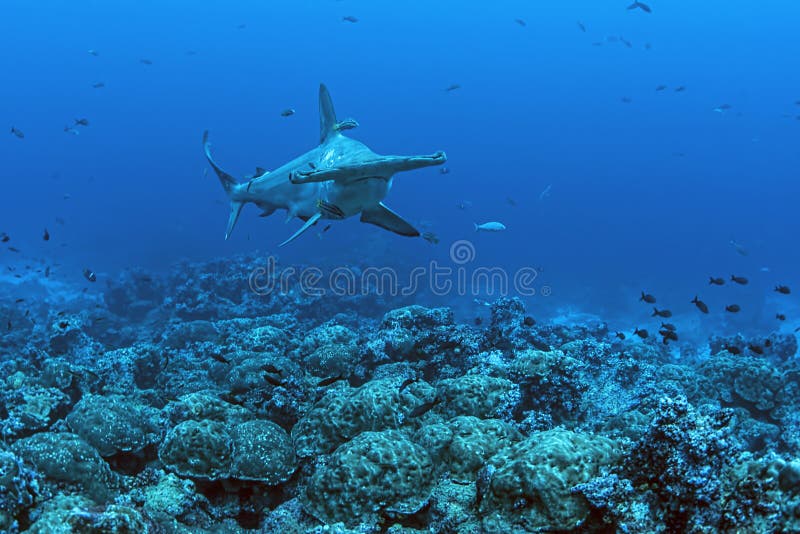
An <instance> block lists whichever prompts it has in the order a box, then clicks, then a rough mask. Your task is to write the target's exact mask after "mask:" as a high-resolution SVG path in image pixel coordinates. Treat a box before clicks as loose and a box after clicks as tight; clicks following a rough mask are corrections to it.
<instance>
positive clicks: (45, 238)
mask: <svg viewBox="0 0 800 534" xmlns="http://www.w3.org/2000/svg"><path fill="white" fill-rule="evenodd" d="M42 239H44V240H45V241H50V232H48V231H47V228H45V229H44V234H42Z"/></svg>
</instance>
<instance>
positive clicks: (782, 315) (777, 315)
mask: <svg viewBox="0 0 800 534" xmlns="http://www.w3.org/2000/svg"><path fill="white" fill-rule="evenodd" d="M775 318H776V319H777V320H779V321H785V320H786V315H784V314H782V313H776V314H775Z"/></svg>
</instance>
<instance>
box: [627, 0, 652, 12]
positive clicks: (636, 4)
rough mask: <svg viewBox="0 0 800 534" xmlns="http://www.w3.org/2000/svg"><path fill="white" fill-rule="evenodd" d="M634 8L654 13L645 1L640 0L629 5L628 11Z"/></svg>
mask: <svg viewBox="0 0 800 534" xmlns="http://www.w3.org/2000/svg"><path fill="white" fill-rule="evenodd" d="M633 9H641V10H642V11H644V12H645V13H652V12H653V10H652V9H650V6H648V5H647V4H645V3H643V2H639V1H638V0H637V1H635V2H634V3H632V4H631V5H629V6H628V11H631V10H633Z"/></svg>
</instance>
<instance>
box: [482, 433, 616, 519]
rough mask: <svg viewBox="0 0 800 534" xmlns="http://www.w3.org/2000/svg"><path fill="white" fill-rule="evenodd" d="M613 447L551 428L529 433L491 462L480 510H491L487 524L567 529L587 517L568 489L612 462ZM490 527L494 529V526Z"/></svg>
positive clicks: (598, 438)
mask: <svg viewBox="0 0 800 534" xmlns="http://www.w3.org/2000/svg"><path fill="white" fill-rule="evenodd" d="M618 455H619V452H618V450H617V447H616V445H615V443H614V442H613V441H611V440H609V439H607V438H604V437H602V436H597V435H589V434H580V433H576V432H572V431H569V430H563V429H553V430H548V431H545V432H538V433H536V434H533V435H532V436H531V437H529V438H528V439H526V440H525V441H522V442H519V443H517V444H515V445H513V446H512V447H510V448H508V449H506V450H505V451H503V452H501V453H500V454H498V455H496V456H495V457H493V458H492V460H491V462H492V463H493V465H494V467H495V471H494V474H493V476H492V478H491V482H490V485H489V491H488V495H487V496H486V498H485V499H484V501H483V504H482V506H483V509H484V510H487V509H492V508H494V509H497V510H499V511H500V513H499V514H493V515H492V516H490V518H489V522H490V523H491V522H496V523H498V525H500V524H504V523H505V524H506V528H509V529H510V530H509V531H514V530H515V529H519V528H520V527H522V528H525V529H571V528H574V527H576V526H577V525H578V524H580V523H581V522H582V521H583V520H584V519H585V518H586V516H587V514H588V512H589V508H588V505H587V503H586V501H585V498H584V497H583V496H581V495H573V494H572V493H571V492H570V490H571V489H572V488H573V487H574V486H576V485H577V484H581V483H584V482H587V481H588V480H590V479H591V478H593V477H595V476H597V475H598V474H599V473H600V469H601V467H603V466H606V465H610V464H611V463H613V462H614V461H616V459H617V457H618ZM498 525H495V526H498Z"/></svg>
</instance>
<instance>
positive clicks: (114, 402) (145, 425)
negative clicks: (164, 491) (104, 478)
mask: <svg viewBox="0 0 800 534" xmlns="http://www.w3.org/2000/svg"><path fill="white" fill-rule="evenodd" d="M157 418H158V412H157V411H156V410H153V409H150V408H148V407H146V406H142V405H139V404H137V403H135V402H131V401H130V400H129V399H128V398H125V397H122V396H118V395H114V396H108V397H103V396H101V395H91V394H90V395H86V396H85V397H83V398H82V399H81V401H80V402H79V403H78V404H76V405H75V407H74V408H73V410H72V412H71V413H70V414H69V415H68V416H67V424H68V425H69V427H70V429H71V430H72V431H73V432H75V433H76V434H77V435H79V436H80V437H82V438H83V439H84V440H86V442H87V443H89V444H90V445H91V446H92V447H94V448H95V449H97V451H98V452H99V453H100V456H112V455H114V454H118V453H121V452H131V453H136V452H139V451H141V450H142V449H144V448H145V447H146V446H148V445H150V444H152V443H155V441H156V439H157V437H158V436H157V433H156V430H157Z"/></svg>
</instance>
